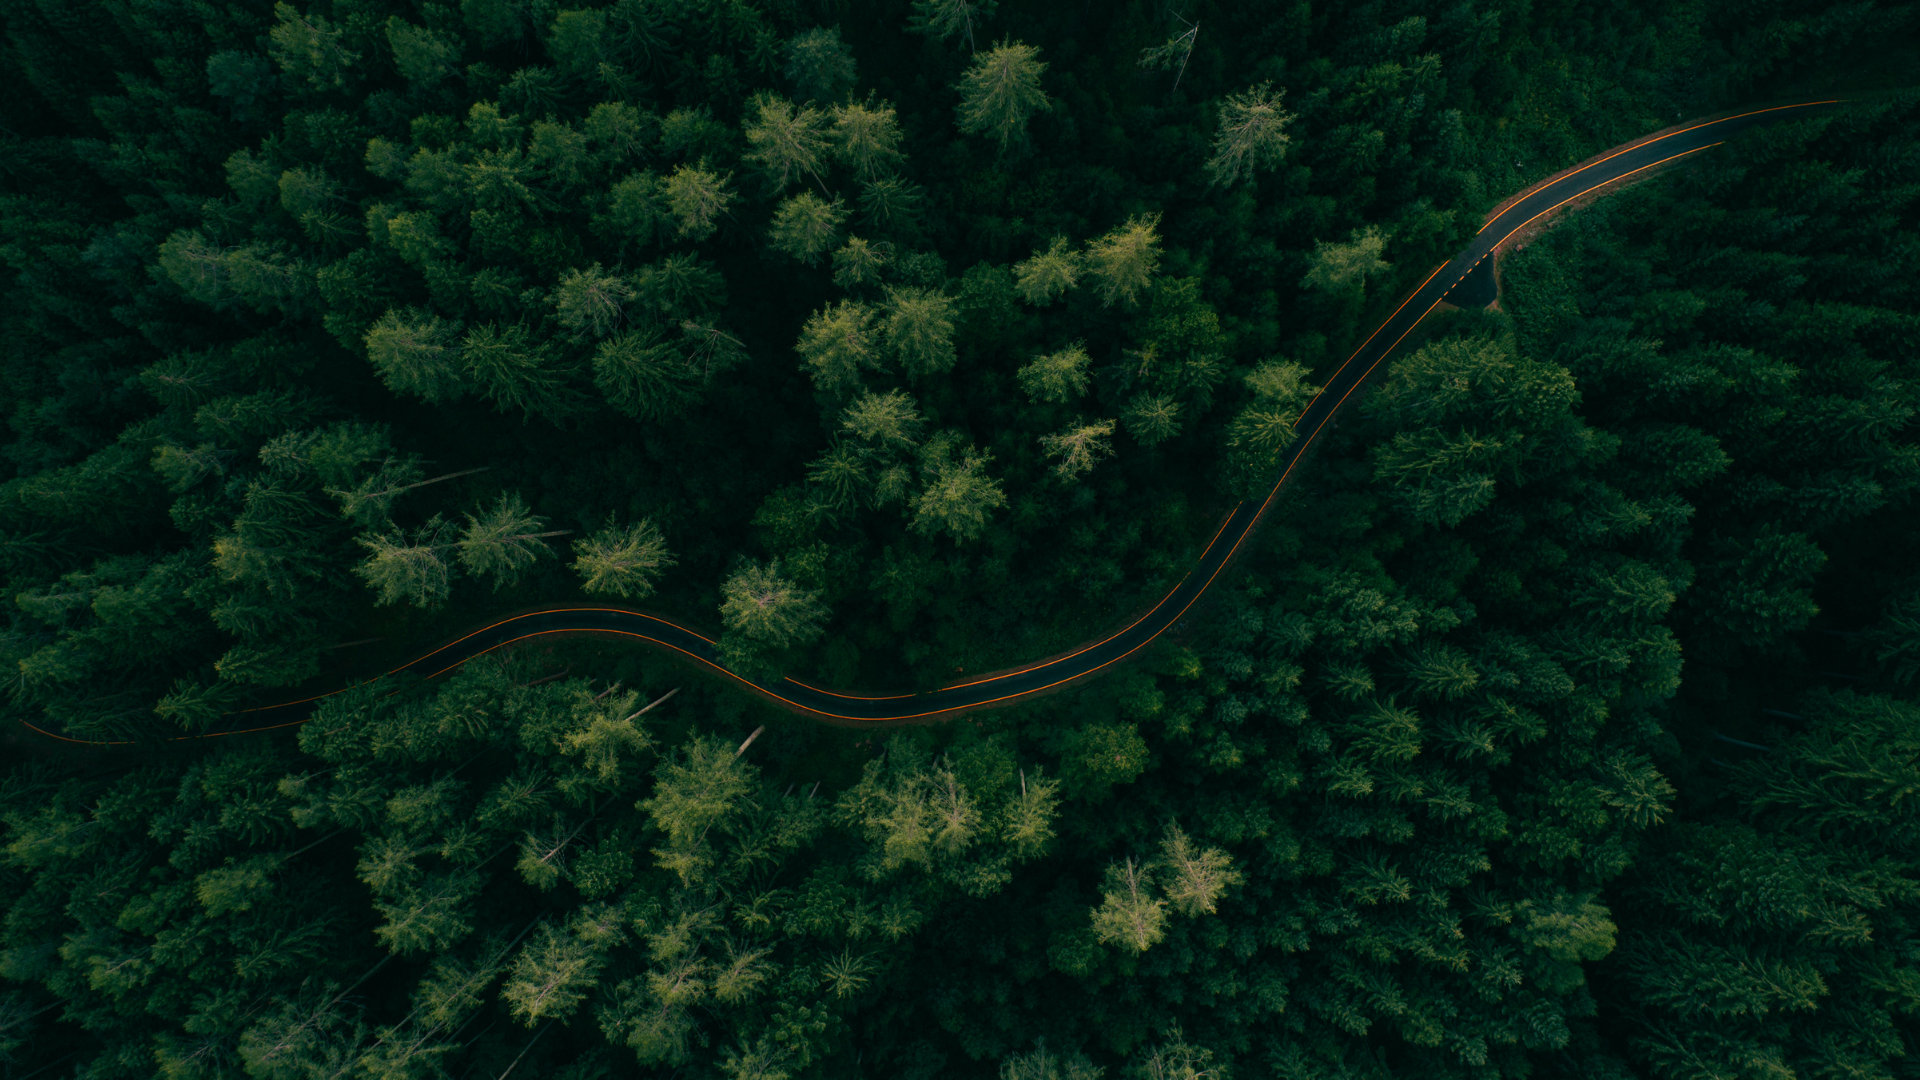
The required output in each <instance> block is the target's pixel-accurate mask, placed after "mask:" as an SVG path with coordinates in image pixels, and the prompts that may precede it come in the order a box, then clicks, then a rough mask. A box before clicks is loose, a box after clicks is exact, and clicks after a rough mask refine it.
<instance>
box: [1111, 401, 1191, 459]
mask: <svg viewBox="0 0 1920 1080" xmlns="http://www.w3.org/2000/svg"><path fill="white" fill-rule="evenodd" d="M1120 419H1121V421H1122V422H1124V423H1125V424H1126V425H1127V434H1129V435H1131V436H1133V437H1134V438H1135V439H1136V440H1138V441H1139V443H1140V445H1142V446H1158V445H1159V444H1161V443H1163V442H1165V441H1167V440H1168V439H1171V438H1173V437H1174V436H1175V435H1178V434H1180V402H1179V401H1178V400H1176V399H1175V398H1173V397H1172V396H1171V395H1168V394H1148V393H1140V394H1135V395H1133V398H1132V400H1130V401H1128V402H1127V407H1126V410H1125V411H1123V412H1122V413H1121V414H1120Z"/></svg>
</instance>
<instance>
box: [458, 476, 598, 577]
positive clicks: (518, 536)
mask: <svg viewBox="0 0 1920 1080" xmlns="http://www.w3.org/2000/svg"><path fill="white" fill-rule="evenodd" d="M545 520H546V519H545V518H542V517H540V516H539V515H537V514H533V513H529V512H528V510H527V505H526V503H524V502H522V501H521V499H520V495H519V493H517V492H513V493H509V492H501V493H500V498H499V500H498V501H496V502H495V503H494V505H493V507H492V509H489V510H487V511H485V512H484V513H482V514H481V515H480V516H479V517H475V516H474V515H472V514H468V515H467V525H466V528H464V529H462V530H460V539H459V540H457V541H455V542H454V547H455V549H456V550H457V552H458V554H459V559H460V565H461V566H463V567H465V568H466V571H467V573H469V574H472V575H473V576H474V577H490V578H492V579H493V587H494V588H495V589H496V590H497V589H499V588H501V587H502V586H506V585H512V584H513V583H514V582H516V581H518V580H519V578H520V575H521V574H522V573H523V572H524V571H525V570H526V569H527V567H529V566H532V565H533V564H534V562H535V561H536V560H538V559H539V558H540V557H541V556H542V555H550V554H552V552H551V550H550V549H549V548H548V547H547V544H546V538H547V537H550V536H565V535H567V533H569V532H571V531H572V530H570V529H553V530H548V531H546V532H542V531H540V526H541V525H542V524H543V523H544V522H545Z"/></svg>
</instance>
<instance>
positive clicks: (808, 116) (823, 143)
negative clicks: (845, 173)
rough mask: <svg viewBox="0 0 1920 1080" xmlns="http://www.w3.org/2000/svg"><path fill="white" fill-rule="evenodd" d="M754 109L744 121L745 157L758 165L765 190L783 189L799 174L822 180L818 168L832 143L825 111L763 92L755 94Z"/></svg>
mask: <svg viewBox="0 0 1920 1080" xmlns="http://www.w3.org/2000/svg"><path fill="white" fill-rule="evenodd" d="M753 110H754V115H753V118H752V119H750V120H748V121H746V124H745V129H746V135H747V146H748V150H747V152H746V155H745V157H746V160H747V161H749V162H751V163H753V164H754V165H756V166H758V167H759V169H760V172H761V175H762V176H764V177H765V178H766V181H767V189H768V190H769V191H771V192H774V193H776V194H778V193H780V192H784V191H786V190H787V188H788V187H789V186H790V185H791V184H792V183H793V182H794V181H795V180H796V179H799V178H800V177H802V176H805V177H808V178H810V179H811V180H813V182H814V183H815V184H819V183H821V182H822V181H821V179H820V171H821V169H822V168H823V167H824V165H825V161H826V156H827V153H828V150H829V148H830V145H831V144H830V141H829V136H828V128H827V125H828V118H827V116H826V114H824V113H822V112H821V111H820V110H818V109H815V108H813V107H812V106H801V107H799V108H796V107H795V106H794V104H793V103H792V102H790V101H786V100H784V99H782V98H778V97H775V96H774V95H772V94H765V93H762V94H757V95H755V96H754V99H753ZM835 111H836V113H837V112H838V109H836V110H835Z"/></svg>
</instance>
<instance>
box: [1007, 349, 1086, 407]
mask: <svg viewBox="0 0 1920 1080" xmlns="http://www.w3.org/2000/svg"><path fill="white" fill-rule="evenodd" d="M1090 363H1091V361H1090V360H1089V358H1088V357H1087V347H1086V345H1085V344H1084V343H1083V342H1078V341H1076V342H1074V343H1073V344H1072V345H1069V346H1067V347H1066V348H1064V349H1061V350H1060V351H1059V352H1056V353H1048V354H1047V355H1045V356H1036V357H1034V358H1033V362H1032V363H1030V364H1028V365H1026V366H1025V367H1023V368H1021V369H1020V370H1019V371H1018V372H1016V373H1015V376H1014V377H1015V378H1016V379H1018V380H1019V382H1020V389H1022V390H1024V391H1026V394H1027V397H1028V398H1029V399H1030V400H1032V401H1033V402H1034V403H1035V404H1038V403H1040V402H1043V401H1048V402H1053V403H1054V404H1057V405H1064V404H1066V403H1068V402H1070V401H1072V400H1073V399H1074V398H1076V397H1080V396H1081V395H1083V394H1085V393H1086V392H1087V382H1088V379H1087V367H1088V365H1089V364H1090Z"/></svg>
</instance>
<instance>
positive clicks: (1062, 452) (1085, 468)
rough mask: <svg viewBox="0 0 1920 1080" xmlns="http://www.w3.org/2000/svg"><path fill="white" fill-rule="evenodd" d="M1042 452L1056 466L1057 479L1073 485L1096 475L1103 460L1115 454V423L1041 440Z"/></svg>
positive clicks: (1071, 429) (1075, 429) (1070, 430)
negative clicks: (1096, 466)
mask: <svg viewBox="0 0 1920 1080" xmlns="http://www.w3.org/2000/svg"><path fill="white" fill-rule="evenodd" d="M1040 448H1041V449H1042V450H1044V451H1045V452H1046V454H1047V456H1048V457H1051V458H1058V459H1059V460H1058V461H1056V462H1054V465H1053V475H1055V476H1057V477H1059V478H1060V479H1062V480H1065V481H1068V482H1072V481H1074V480H1077V479H1079V478H1080V477H1082V476H1084V475H1086V474H1087V473H1090V472H1092V471H1093V467H1094V466H1095V465H1098V464H1100V459H1101V458H1104V457H1107V456H1109V455H1111V454H1112V453H1113V421H1111V420H1097V421H1095V422H1093V423H1091V424H1077V425H1073V426H1069V427H1066V428H1063V429H1062V430H1060V431H1057V432H1055V433H1054V434H1052V435H1042V436H1041V437H1040Z"/></svg>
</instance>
